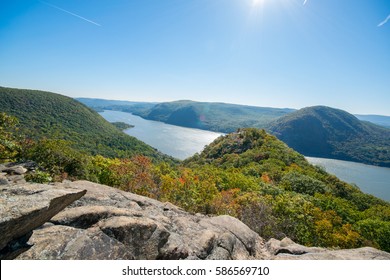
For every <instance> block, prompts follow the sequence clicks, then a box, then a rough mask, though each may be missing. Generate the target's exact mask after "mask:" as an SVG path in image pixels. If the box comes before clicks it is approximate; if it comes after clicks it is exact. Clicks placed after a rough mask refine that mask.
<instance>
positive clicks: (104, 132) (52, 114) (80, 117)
mask: <svg viewBox="0 0 390 280" xmlns="http://www.w3.org/2000/svg"><path fill="white" fill-rule="evenodd" d="M0 111H1V112H5V113H7V114H8V115H12V116H15V117H17V118H18V120H19V122H20V130H21V132H22V133H23V134H24V135H26V136H28V137H31V138H33V139H42V138H50V139H63V140H68V141H71V142H72V143H73V146H74V147H76V148H77V149H79V150H83V151H85V152H87V153H89V154H101V155H103V156H107V157H125V156H131V155H134V154H143V155H147V156H151V157H153V158H164V157H165V156H163V155H162V154H161V153H159V152H157V151H156V150H155V149H154V148H152V147H150V146H148V145H146V144H145V143H143V142H141V141H139V140H138V139H136V138H134V137H131V136H128V135H126V134H125V133H123V132H121V131H120V130H119V129H118V128H117V127H115V126H114V125H112V124H110V123H109V122H107V121H106V120H105V119H104V118H103V117H101V116H100V115H99V114H97V113H96V112H95V111H93V110H91V109H89V108H88V107H86V106H85V105H83V104H81V103H80V102H78V101H76V100H74V99H73V98H69V97H66V96H63V95H60V94H56V93H52V92H45V91H37V90H28V89H14V88H5V87H0Z"/></svg>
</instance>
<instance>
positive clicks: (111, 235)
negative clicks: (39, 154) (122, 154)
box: [18, 181, 268, 259]
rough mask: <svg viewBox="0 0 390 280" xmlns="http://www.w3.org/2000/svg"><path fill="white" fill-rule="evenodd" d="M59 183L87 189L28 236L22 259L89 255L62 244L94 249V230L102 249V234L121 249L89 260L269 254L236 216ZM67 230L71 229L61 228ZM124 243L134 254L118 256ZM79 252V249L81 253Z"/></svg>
mask: <svg viewBox="0 0 390 280" xmlns="http://www.w3.org/2000/svg"><path fill="white" fill-rule="evenodd" d="M57 187H64V188H72V189H78V190H86V191H87V193H86V194H85V195H84V196H83V197H82V198H80V199H79V200H77V201H75V202H74V203H73V204H72V205H70V206H69V207H68V208H66V209H65V210H64V211H62V212H61V213H59V214H58V215H56V216H54V217H53V218H52V219H51V223H52V224H53V225H52V226H50V227H43V228H39V229H36V230H35V231H34V234H33V235H32V237H31V238H30V241H31V243H35V244H36V245H34V246H33V247H31V248H30V249H29V250H28V251H26V252H24V253H22V254H21V255H20V256H19V257H18V258H19V259H31V258H34V259H35V258H38V259H41V258H43V259H58V258H72V259H74V258H76V259H77V258H80V259H85V258H86V256H85V255H82V254H81V252H84V251H83V250H82V249H80V247H76V248H73V249H72V252H68V251H66V250H68V249H69V246H62V247H61V248H65V247H66V248H67V249H63V250H62V249H58V243H61V244H74V243H77V244H78V245H79V246H86V248H87V251H90V249H88V248H91V247H93V246H92V244H93V243H92V242H91V241H90V240H92V239H91V237H90V236H91V232H93V233H94V234H95V235H96V236H98V238H97V237H96V238H95V239H94V240H95V241H96V242H97V243H96V246H98V247H99V248H101V247H102V246H101V245H98V244H101V242H103V240H104V239H102V236H106V240H110V242H111V245H110V246H111V247H112V250H114V251H115V252H117V253H115V254H111V255H107V254H106V255H104V254H103V251H104V250H103V251H102V253H95V254H93V255H91V256H90V257H88V258H97V259H112V258H114V257H115V258H122V259H259V258H268V254H267V252H265V251H264V252H263V250H262V249H263V247H264V246H263V244H264V241H263V239H262V238H261V237H260V236H258V235H257V234H256V233H254V232H253V231H251V230H250V229H249V228H248V227H247V226H246V225H244V224H243V223H242V222H240V221H239V220H237V219H235V218H232V217H229V216H221V217H208V216H204V215H201V214H196V215H193V214H189V213H187V212H185V211H183V210H182V209H180V208H178V207H176V206H174V205H172V204H171V203H162V202H159V201H156V200H153V199H150V198H147V197H143V196H139V195H135V194H132V193H129V192H124V191H120V190H117V189H114V188H111V187H107V186H104V185H99V184H94V183H91V182H87V181H77V182H67V183H64V184H59V185H57ZM58 227H60V228H58ZM64 228H66V229H67V230H62V229H64ZM70 229H73V230H70ZM69 232H72V234H70V233H69ZM97 233H99V234H97ZM49 236H53V238H50V237H49ZM75 236H77V238H80V237H79V236H83V239H82V240H86V241H83V242H79V241H77V242H76V241H75ZM59 240H61V242H58V241H59ZM77 240H79V239H77ZM112 240H115V241H116V242H113V241H112ZM87 241H88V242H87ZM42 244H43V245H42ZM123 247H124V248H126V250H124V251H126V252H129V253H130V254H123V255H121V256H119V255H120V254H119V252H122V248H123ZM44 248H46V249H44ZM43 250H44V253H42V251H43ZM51 251H53V252H51ZM58 252H60V253H58ZM77 252H79V253H80V254H79V256H78V257H77V254H76V253H77Z"/></svg>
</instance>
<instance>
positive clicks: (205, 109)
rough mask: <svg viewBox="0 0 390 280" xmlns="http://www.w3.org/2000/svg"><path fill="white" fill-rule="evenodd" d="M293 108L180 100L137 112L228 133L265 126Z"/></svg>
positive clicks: (193, 126)
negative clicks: (244, 128)
mask: <svg viewBox="0 0 390 280" xmlns="http://www.w3.org/2000/svg"><path fill="white" fill-rule="evenodd" d="M292 111H294V110H293V109H277V108H267V107H255V106H244V105H235V104H227V103H214V102H195V101H190V100H181V101H173V102H164V103H159V104H157V105H155V106H154V107H153V108H150V109H149V110H145V111H143V112H135V113H134V114H136V115H139V116H141V117H143V118H145V119H149V120H155V121H161V122H165V123H169V124H173V125H179V126H185V127H192V128H200V129H206V130H211V131H217V132H225V133H229V132H233V131H235V130H237V129H238V128H240V127H257V128H264V127H266V125H267V124H268V123H269V122H271V121H272V120H275V119H277V118H279V117H281V116H284V115H286V114H288V113H290V112H292Z"/></svg>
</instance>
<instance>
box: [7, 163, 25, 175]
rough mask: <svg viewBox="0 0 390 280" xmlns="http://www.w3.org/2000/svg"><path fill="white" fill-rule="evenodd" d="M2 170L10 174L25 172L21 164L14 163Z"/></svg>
mask: <svg viewBox="0 0 390 280" xmlns="http://www.w3.org/2000/svg"><path fill="white" fill-rule="evenodd" d="M3 172H6V173H8V174H11V175H23V174H25V173H26V172H27V169H26V168H24V167H23V166H21V165H15V166H11V167H7V168H5V169H4V170H3Z"/></svg>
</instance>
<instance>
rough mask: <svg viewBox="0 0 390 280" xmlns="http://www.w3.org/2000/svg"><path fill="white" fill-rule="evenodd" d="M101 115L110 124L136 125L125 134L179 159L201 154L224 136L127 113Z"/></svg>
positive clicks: (112, 112) (104, 113) (107, 112)
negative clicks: (207, 146) (206, 147)
mask: <svg viewBox="0 0 390 280" xmlns="http://www.w3.org/2000/svg"><path fill="white" fill-rule="evenodd" d="M99 114H100V115H101V116H102V117H104V118H105V119H106V120H107V121H109V122H124V123H127V124H131V125H134V127H133V128H129V129H126V130H124V132H125V133H127V134H128V135H131V136H134V137H136V138H138V139H139V140H141V141H143V142H145V143H146V144H149V145H150V146H152V147H154V148H156V149H158V150H159V151H161V152H163V153H164V154H167V155H170V156H173V157H175V158H178V159H185V158H188V157H190V156H192V155H194V154H195V153H198V152H201V151H202V150H203V148H204V147H205V146H206V145H208V144H210V143H211V142H213V141H214V140H215V139H216V138H218V137H219V136H221V135H222V133H216V132H212V131H207V130H201V129H194V128H187V127H181V126H176V125H170V124H166V123H162V122H157V121H150V120H145V119H143V118H141V117H138V116H135V115H133V114H130V113H125V112H119V111H104V112H101V113H99Z"/></svg>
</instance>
